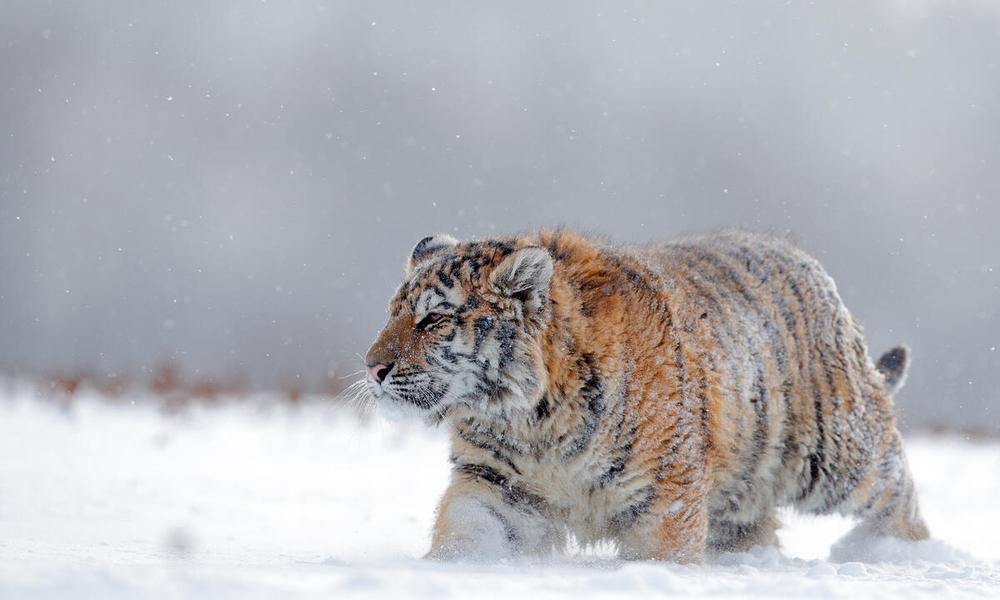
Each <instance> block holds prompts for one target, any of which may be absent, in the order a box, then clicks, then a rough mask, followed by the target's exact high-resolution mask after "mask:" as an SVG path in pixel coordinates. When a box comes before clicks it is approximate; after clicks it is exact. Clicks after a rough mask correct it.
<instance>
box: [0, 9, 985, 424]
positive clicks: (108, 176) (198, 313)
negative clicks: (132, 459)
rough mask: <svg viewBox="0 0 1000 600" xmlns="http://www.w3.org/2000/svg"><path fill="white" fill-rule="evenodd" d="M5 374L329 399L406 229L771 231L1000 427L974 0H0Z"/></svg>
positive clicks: (370, 323) (384, 289)
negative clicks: (800, 249)
mask: <svg viewBox="0 0 1000 600" xmlns="http://www.w3.org/2000/svg"><path fill="white" fill-rule="evenodd" d="M0 140H2V141H0V370H2V371H4V372H7V373H15V374H16V373H20V374H25V373H27V374H51V373H92V374H94V376H95V377H98V378H104V379H108V378H110V379H115V378H130V379H133V380H135V379H141V380H149V379H155V378H156V377H161V378H162V377H163V372H164V369H165V365H170V366H171V368H175V369H176V371H177V373H179V374H180V375H178V376H179V377H191V378H197V379H200V380H205V381H215V380H219V381H223V380H224V381H239V382H240V385H244V386H248V387H251V388H258V389H270V388H287V387H289V386H294V387H296V388H297V389H302V390H305V391H324V390H326V391H335V390H336V389H339V388H340V387H342V386H343V384H344V383H346V382H349V381H350V379H344V377H345V376H348V375H349V374H350V373H352V372H354V371H356V370H357V369H359V368H360V366H361V365H360V362H361V360H360V358H359V354H364V352H365V350H366V349H367V347H368V344H369V343H370V341H371V339H372V338H373V337H374V335H375V334H376V332H377V331H378V329H379V328H380V327H381V325H382V324H383V322H384V319H385V316H386V313H385V305H386V301H387V299H388V297H389V295H390V294H391V293H392V291H393V290H394V289H395V287H396V285H397V284H398V283H399V280H400V277H401V275H402V265H403V262H404V258H405V256H406V255H407V253H408V252H409V250H410V249H411V248H412V246H413V244H414V243H415V242H416V241H417V240H419V239H420V238H421V237H423V236H425V235H428V234H430V233H435V232H449V233H452V234H453V235H456V236H458V237H463V238H475V237H486V236H490V235H494V234H497V233H506V232H513V231H519V230H525V229H532V228H537V227H540V226H549V225H557V224H563V225H568V226H571V227H577V228H581V229H583V230H586V231H591V232H595V233H600V234H606V235H608V236H610V237H611V238H612V239H613V240H616V241H618V242H622V243H631V242H641V241H646V240H654V239H661V238H669V237H672V236H677V235H680V234H685V233H697V232H703V231H706V230H710V229H713V228H720V227H730V226H737V227H744V228H749V229H753V230H767V231H776V232H790V233H792V234H794V235H795V236H796V237H797V239H799V240H800V241H801V243H802V244H803V245H804V246H805V247H806V248H807V249H808V250H810V251H811V252H812V253H814V254H815V255H816V256H817V257H818V258H819V259H820V260H821V261H822V262H823V263H824V264H825V266H826V267H827V269H828V270H829V271H830V273H831V274H832V275H833V276H834V278H835V279H836V280H837V282H838V286H839V289H840V291H841V294H842V296H843V297H844V299H845V301H846V302H847V304H848V306H849V307H850V309H851V310H852V311H853V312H854V313H855V314H856V315H858V316H859V318H860V319H861V321H862V322H863V323H864V324H865V326H866V330H867V333H868V338H869V342H870V345H871V349H872V353H873V354H875V355H877V354H878V353H880V352H881V351H883V350H885V349H887V348H889V347H890V346H891V345H893V344H896V343H898V342H906V343H908V344H909V345H910V346H911V347H912V348H913V351H914V364H913V368H912V371H911V375H910V378H909V382H908V384H907V386H906V388H905V389H904V391H903V392H902V393H901V395H900V397H899V403H900V405H901V410H902V412H903V423H904V426H906V427H909V428H928V427H946V428H958V429H966V430H977V431H984V432H993V433H996V432H1000V417H998V410H997V400H998V397H1000V392H998V390H1000V352H998V351H997V349H996V348H997V346H1000V308H998V307H1000V240H998V230H1000V4H996V3H995V2H992V1H989V0H982V1H976V0H965V1H954V2H948V1H943V0H942V1H937V0H914V1H903V0H864V1H861V0H858V1H853V0H852V1H844V2H828V3H816V4H814V3H806V2H791V3H789V2H784V1H782V2H776V1H766V0H762V1H753V2H750V1H747V2H733V1H729V2H711V1H706V2H697V3H693V2H660V3H633V2H619V3H614V4H613V5H608V4H606V3H589V2H575V1H574V2H570V1H568V0H565V1H557V2H546V3H534V2H532V3H528V2H514V3H502V4H501V3H473V2H439V3H412V2H403V1H399V2H379V3H372V2H362V1H358V2H337V3H329V4H327V3H317V2H296V1H282V2H253V3H251V2H212V3H204V2H194V1H187V2H183V1H178V2H168V3H164V2H155V3H154V2H136V1H134V0H106V1H103V2H100V3H76V2H46V1H41V0H4V1H3V2H0Z"/></svg>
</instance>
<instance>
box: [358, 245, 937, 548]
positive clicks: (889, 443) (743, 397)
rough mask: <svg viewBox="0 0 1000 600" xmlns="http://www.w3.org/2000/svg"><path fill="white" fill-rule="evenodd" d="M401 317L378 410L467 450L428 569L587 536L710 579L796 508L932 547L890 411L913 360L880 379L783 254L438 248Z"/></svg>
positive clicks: (738, 249) (396, 317)
mask: <svg viewBox="0 0 1000 600" xmlns="http://www.w3.org/2000/svg"><path fill="white" fill-rule="evenodd" d="M389 315H390V316H389V321H388V324H387V325H386V326H385V328H384V329H383V330H382V331H381V333H380V334H379V336H378V339H377V340H376V341H375V343H374V344H373V345H372V347H371V349H370V350H369V351H368V355H367V357H366V361H367V368H368V374H367V378H366V379H367V386H368V389H369V390H370V392H371V394H372V395H373V396H374V397H375V398H376V400H377V402H379V403H388V404H391V405H395V406H396V407H407V408H409V409H410V410H412V411H415V412H418V413H420V414H422V415H424V416H425V417H426V419H427V420H428V421H430V422H434V423H444V424H445V425H446V427H447V429H448V431H449V432H450V436H451V448H452V453H451V462H452V463H453V467H452V474H451V483H450V485H449V487H448V489H447V490H446V491H445V492H444V495H443V497H442V498H441V501H440V505H439V507H438V510H437V520H436V524H435V526H434V530H433V535H432V542H431V550H430V553H429V556H430V557H440V558H479V559H490V558H504V557H513V556H523V555H530V554H537V553H547V552H551V551H552V550H553V549H554V548H555V549H558V548H559V547H561V546H563V545H564V544H565V543H566V540H567V539H568V536H570V535H573V536H575V537H576V539H577V540H578V541H579V542H580V543H581V544H589V543H592V542H597V541H601V540H611V541H612V542H613V543H614V544H615V545H617V547H618V548H619V549H620V554H621V556H623V557H627V558H634V559H663V560H670V561H677V562H699V561H701V560H703V558H704V557H705V556H706V552H708V553H713V552H727V551H730V552H731V551H744V550H747V549H749V548H750V547H752V546H754V545H775V544H777V537H776V534H775V530H776V528H777V527H778V526H779V523H778V520H777V518H776V509H777V508H778V507H780V506H785V505H791V506H794V507H796V508H797V509H798V510H800V511H804V512H807V513H815V514H825V513H834V512H836V513H841V514H845V515H854V516H857V517H859V518H860V523H859V525H858V528H859V529H860V532H861V533H870V534H873V535H890V536H897V537H900V538H905V539H910V540H919V539H924V538H926V537H927V536H928V531H927V527H926V526H925V525H924V522H923V520H922V519H921V516H920V513H919V511H918V507H917V498H916V495H915V492H914V485H913V481H912V479H911V477H910V473H909V470H908V467H907V462H906V458H905V456H904V453H903V446H902V442H901V439H900V434H899V431H898V430H897V428H896V421H895V415H894V410H893V401H892V397H891V396H892V393H893V392H894V391H895V390H896V389H897V388H898V387H899V386H900V385H901V384H902V380H903V377H904V374H905V370H906V366H907V362H908V356H907V350H906V349H905V348H904V347H900V348H896V349H893V350H891V351H889V352H888V353H886V354H885V355H884V356H883V357H882V358H881V359H880V360H879V362H878V364H877V365H876V364H873V363H872V360H871V359H870V358H869V356H868V351H867V348H866V345H865V341H864V337H863V334H862V329H861V326H860V325H859V324H858V323H857V321H856V320H855V319H854V318H853V317H852V316H851V314H850V313H849V312H848V310H847V309H846V308H845V307H844V305H843V303H842V302H841V299H840V297H839V296H838V294H837V289H836V286H835V285H834V282H833V280H832V279H831V278H830V276H829V275H827V274H826V272H824V270H823V269H822V267H820V265H819V263H818V262H817V261H816V260H815V259H813V258H812V257H810V256H809V255H807V254H806V253H805V252H803V251H802V250H800V249H798V248H797V247H795V246H794V245H792V244H791V243H790V242H788V241H785V240H783V239H779V238H776V237H771V236H765V235H757V234H749V233H741V232H727V233H721V234H715V235H709V236H705V237H694V238H687V239H679V240H676V241H672V242H668V243H664V244H660V245H653V246H646V247H636V248H622V247H617V246H612V245H609V244H606V243H603V242H601V241H598V240H595V239H591V238H588V237H585V236H583V235H580V234H577V233H574V232H571V231H567V230H543V231H540V232H537V233H529V234H525V235H520V236H516V237H507V238H499V239H488V240H482V241H471V242H459V241H456V240H455V239H453V238H451V237H449V236H447V235H438V236H432V237H427V238H424V239H422V240H420V242H419V243H418V244H417V245H416V247H415V248H414V249H413V252H412V255H411V256H410V258H409V261H408V265H407V269H406V276H405V279H404V281H403V283H402V285H400V287H399V290H398V291H397V292H396V294H395V296H394V297H393V298H392V300H391V303H390V305H389Z"/></svg>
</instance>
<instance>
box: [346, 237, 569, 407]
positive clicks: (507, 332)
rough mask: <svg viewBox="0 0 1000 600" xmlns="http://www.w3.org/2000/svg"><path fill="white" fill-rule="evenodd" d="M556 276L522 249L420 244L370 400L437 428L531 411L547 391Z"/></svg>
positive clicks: (446, 241)
mask: <svg viewBox="0 0 1000 600" xmlns="http://www.w3.org/2000/svg"><path fill="white" fill-rule="evenodd" d="M552 269H553V261H552V257H551V256H550V254H549V252H548V250H546V249H545V248H541V247H537V246H518V245H517V243H516V241H514V240H509V241H497V240H490V241H482V242H464V243H460V242H458V241H457V240H455V239H454V238H452V237H451V236H448V235H437V236H431V237H427V238H424V239H422V240H420V242H419V243H417V245H416V247H414V249H413V252H412V254H411V255H410V257H409V259H408V261H407V267H406V276H405V278H404V280H403V283H402V284H401V285H400V287H399V289H398V291H397V292H396V294H395V295H394V296H393V298H392V300H391V301H390V303H389V321H388V323H387V324H386V326H385V327H384V328H383V329H382V331H381V332H380V333H379V335H378V338H377V339H376V340H375V343H374V344H372V346H371V348H370V349H369V350H368V355H367V356H366V357H365V363H366V367H367V371H368V372H367V376H366V384H367V387H368V391H369V392H370V393H371V395H372V396H374V397H375V399H376V401H377V402H378V403H379V404H380V405H387V408H389V409H390V410H399V409H402V410H403V411H406V412H418V413H420V414H422V415H424V416H426V417H427V418H428V419H429V420H431V421H436V420H440V419H442V418H444V417H445V416H446V415H447V414H448V413H449V412H450V411H452V410H453V409H458V408H459V407H462V409H463V410H470V411H473V413H474V414H484V413H485V414H487V415H494V416H499V415H510V414H511V413H512V412H513V411H518V410H526V409H527V408H528V407H529V406H531V405H533V402H532V400H535V401H536V402H537V398H538V396H539V395H540V394H541V390H542V389H543V387H544V379H545V369H544V365H543V362H542V348H541V343H540V335H541V333H542V332H543V330H544V329H545V325H546V321H547V319H548V315H549V313H550V301H549V285H550V282H551V279H552Z"/></svg>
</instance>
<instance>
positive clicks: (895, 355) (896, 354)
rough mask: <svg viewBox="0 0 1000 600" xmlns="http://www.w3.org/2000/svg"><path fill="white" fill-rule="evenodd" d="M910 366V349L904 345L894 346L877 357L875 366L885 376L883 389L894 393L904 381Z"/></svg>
mask: <svg viewBox="0 0 1000 600" xmlns="http://www.w3.org/2000/svg"><path fill="white" fill-rule="evenodd" d="M909 367H910V349H909V348H907V347H906V346H896V347H895V348H893V349H892V350H889V351H888V352H886V353H885V354H883V355H882V356H881V358H879V359H878V362H877V363H875V368H876V369H878V372H879V373H881V374H882V376H883V377H885V390H886V391H887V392H889V393H890V394H894V393H896V392H897V391H898V390H899V388H901V387H903V384H904V383H905V382H906V373H907V371H908V370H909Z"/></svg>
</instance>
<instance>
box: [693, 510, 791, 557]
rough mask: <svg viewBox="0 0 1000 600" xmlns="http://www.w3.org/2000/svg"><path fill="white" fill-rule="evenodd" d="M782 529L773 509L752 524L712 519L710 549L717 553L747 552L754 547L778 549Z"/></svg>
mask: <svg viewBox="0 0 1000 600" xmlns="http://www.w3.org/2000/svg"><path fill="white" fill-rule="evenodd" d="M780 527H781V522H780V521H779V520H778V516H777V515H776V514H775V511H774V510H773V509H771V510H770V511H768V512H765V513H764V514H763V516H761V517H760V518H759V519H757V520H756V521H753V522H750V523H738V522H734V521H728V520H725V519H723V518H717V519H712V520H711V521H710V522H709V525H708V547H709V549H710V550H711V551H712V552H715V553H722V552H747V551H749V550H750V549H751V548H753V547H754V546H770V547H775V548H776V547H777V546H778V529H779V528H780Z"/></svg>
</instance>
